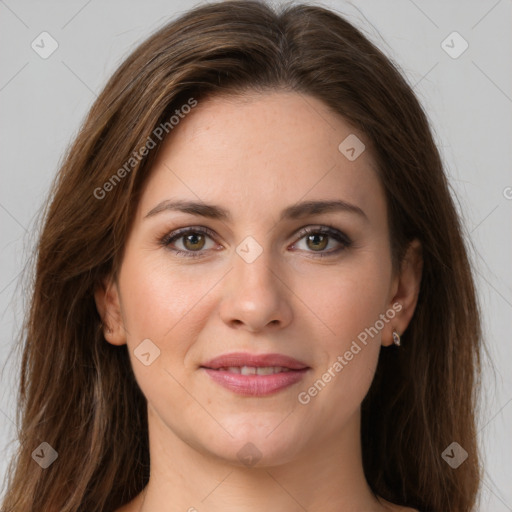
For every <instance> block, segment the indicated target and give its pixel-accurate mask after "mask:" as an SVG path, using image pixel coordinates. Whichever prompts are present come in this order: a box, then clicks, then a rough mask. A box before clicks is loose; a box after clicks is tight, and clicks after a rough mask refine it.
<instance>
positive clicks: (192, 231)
mask: <svg viewBox="0 0 512 512" xmlns="http://www.w3.org/2000/svg"><path fill="white" fill-rule="evenodd" d="M213 236H214V233H213V232H212V231H211V230H209V229H208V228H205V227H188V228H184V229H179V230H177V231H173V232H172V233H169V234H168V235H165V236H164V237H163V238H162V239H161V240H160V243H161V244H162V245H163V246H165V247H167V248H168V249H170V250H172V251H173V252H174V253H175V254H178V255H180V256H187V257H192V258H197V257H200V256H202V255H203V253H204V252H205V251H207V250H211V249H212V248H213V247H211V246H210V247H207V239H210V240H211V241H213V240H212V237H213ZM175 242H176V243H175ZM180 245H181V247H180Z"/></svg>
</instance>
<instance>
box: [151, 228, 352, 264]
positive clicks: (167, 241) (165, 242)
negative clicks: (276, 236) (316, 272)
mask: <svg viewBox="0 0 512 512" xmlns="http://www.w3.org/2000/svg"><path fill="white" fill-rule="evenodd" d="M191 233H193V234H197V233H201V234H204V235H208V236H209V237H210V238H212V239H214V238H215V233H214V232H213V231H212V230H210V229H208V228H206V227H201V226H198V227H193V226H191V227H187V228H183V229H178V230H176V231H173V232H172V233H169V234H167V235H165V236H164V237H162V238H161V239H160V244H161V245H162V246H164V247H165V248H167V249H169V250H171V251H173V252H174V253H175V254H176V255H178V256H184V257H187V258H201V257H203V255H204V252H205V251H204V250H199V251H183V250H181V249H173V248H171V247H170V245H171V244H172V243H173V242H175V241H176V240H179V239H180V238H183V237H184V236H185V235H188V234H191ZM311 234H321V235H328V236H329V237H330V238H333V239H334V240H336V241H337V242H339V243H340V244H342V247H341V248H339V249H336V250H334V251H333V250H331V251H329V252H315V251H307V252H311V253H312V254H313V257H315V258H317V257H318V258H325V257H329V256H335V255H337V254H339V253H340V252H341V251H344V250H345V249H348V248H349V247H350V246H351V245H352V240H351V239H350V238H349V237H348V236H347V235H345V233H343V232H341V231H339V230H337V229H335V228H333V227H331V226H307V227H305V228H302V229H301V230H300V231H299V232H298V233H297V236H298V237H299V239H298V241H300V240H302V239H303V238H304V237H305V236H307V235H311Z"/></svg>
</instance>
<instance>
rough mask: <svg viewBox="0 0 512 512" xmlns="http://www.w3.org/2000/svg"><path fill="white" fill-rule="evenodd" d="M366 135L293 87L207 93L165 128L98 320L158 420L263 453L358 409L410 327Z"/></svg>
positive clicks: (192, 440) (278, 457)
mask: <svg viewBox="0 0 512 512" xmlns="http://www.w3.org/2000/svg"><path fill="white" fill-rule="evenodd" d="M347 137H348V139H347ZM356 137H357V138H356ZM363 144H366V149H365V148H364V146H363ZM340 145H341V146H340ZM368 145H369V142H368V140H367V139H366V137H365V136H364V135H363V134H361V133H360V132H357V131H356V130H354V129H353V128H351V126H350V125H348V124H347V123H346V122H344V120H343V119H342V118H340V117H339V116H337V115H335V114H333V113H332V112H331V111H329V110H328V109H327V108H326V107H325V106H324V104H323V103H322V102H320V101H319V100H317V99H315V98H313V97H309V96H303V95H300V94H297V93H291V92H290V93H284V92H275V93H268V94H263V95H257V94H254V95H250V96H249V95H247V96H244V98H243V99H240V98H238V99H236V98H233V97H231V98H221V97H216V98H213V99H209V100H206V101H204V102H199V104H198V106H197V107H196V108H195V109H193V110H192V111H191V112H190V113H189V114H188V115H187V116H186V117H185V118H184V119H182V120H181V121H180V124H179V125H178V126H176V127H175V128H174V129H173V131H172V134H171V136H170V137H169V138H168V139H167V140H166V142H165V143H164V145H163V146H162V148H161V150H160V153H159V155H158V158H157V160H156V163H155V164H154V167H153V169H152V173H151V175H150V177H149V178H148V180H147V183H146V186H145V188H144V190H143V194H142V196H141V200H140V203H139V205H138V210H137V213H136V217H135V220H134V224H133V227H132V230H131V233H130V236H129V238H128V240H127V243H126V247H125V253H124V257H123V261H122V265H121V268H120V272H119V275H118V281H117V284H116V285H115V286H114V287H113V288H114V289H113V291H111V295H110V299H109V300H108V301H107V308H108V310H107V316H106V321H107V323H109V324H110V326H111V327H113V333H112V335H111V336H110V337H109V338H108V339H109V341H110V342H111V343H115V344H122V343H125V342H126V343H127V344H128V349H129V354H130V358H131V363H132V366H133V370H134V373H135V376H136V379H137V382H138V384H139V385H140V387H141V389H142V391H143V393H144V394H145V396H146V397H147V400H148V405H149V421H150V425H151V422H152V424H153V426H155V428H156V429H157V430H158V431H159V432H161V433H164V432H165V433H167V434H168V435H169V436H171V437H173V438H175V439H179V440H181V441H183V442H185V443H186V444H187V445H189V446H191V447H193V448H194V449H196V450H199V451H200V452H202V453H206V454H210V455H214V456H218V457H221V458H223V459H225V460H229V461H232V462H234V463H237V464H243V463H247V464H251V462H249V461H251V460H253V461H256V459H260V458H261V461H260V464H264V463H267V464H270V465H271V464H278V463H284V462H287V461H291V460H293V459H295V458H297V457H300V456H303V455H305V454H306V453H307V452H308V451H309V450H315V449H318V448H319V447H320V445H322V444H323V443H332V442H333V441H335V440H336V437H337V436H339V435H340V432H342V431H343V428H344V427H345V426H347V425H349V424H350V423H353V422H354V421H355V419H356V418H358V415H359V407H360V404H361V402H362V400H363V398H364V396H365V395H366V393H367V391H368V389H369V386H370V384H371V381H372V378H373V375H374V371H375V368H376V364H377V359H378V354H379V349H380V346H381V344H386V345H388V344H390V343H391V339H392V337H391V332H392V329H393V327H394V328H396V329H397V331H399V332H401V329H402V328H405V325H403V319H402V318H401V315H400V314H399V312H398V310H399V309H400V308H401V306H400V305H399V304H396V296H395V294H396V293H397V289H398V280H397V279H396V278H395V276H394V275H393V274H392V266H391V254H390V241H389V232H388V220H387V216H386V203H385V196H384V192H383V189H382V187H381V185H380V183H379V181H378V178H377V174H376V172H375V169H374V165H375V164H374V161H373V159H372V156H371V155H370V148H369V147H368ZM176 203H181V207H180V206H179V205H178V206H174V207H173V204H174V205H175V204H176ZM191 203H194V204H197V206H192V205H191ZM313 203H315V204H313ZM316 203H318V204H316ZM323 203H331V204H334V203H336V204H337V206H336V205H335V206H331V207H330V208H329V207H325V206H322V204H323ZM393 305H394V307H393ZM233 354H235V355H234V356H233ZM237 354H238V355H237ZM268 354H271V355H270V356H267V358H266V359H265V358H258V356H264V355H268ZM221 356H227V358H226V359H224V360H222V358H221V360H217V362H215V361H213V362H212V360H214V359H216V358H219V357H221ZM286 358H291V359H292V360H293V361H291V360H290V359H286ZM336 363H337V364H336ZM227 367H230V368H229V369H228V368H227ZM242 367H245V368H243V369H242ZM256 367H260V369H259V370H255V368H256ZM251 457H252V459H251Z"/></svg>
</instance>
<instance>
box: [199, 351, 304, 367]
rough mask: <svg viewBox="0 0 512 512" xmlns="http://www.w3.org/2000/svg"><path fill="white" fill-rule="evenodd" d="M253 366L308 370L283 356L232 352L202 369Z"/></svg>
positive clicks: (207, 363) (208, 363)
mask: <svg viewBox="0 0 512 512" xmlns="http://www.w3.org/2000/svg"><path fill="white" fill-rule="evenodd" d="M233 366H235V367H242V366H253V367H255V368H261V367H265V366H267V367H268V366H281V367H283V368H289V369H290V370H303V369H305V368H309V367H308V366H307V365H305V364H304V363H301V362H300V361H297V359H294V358H293V357H290V356H285V355H283V354H248V353H245V352H233V353H230V354H223V355H221V356H218V357H215V358H213V359H211V360H210V361H207V362H206V363H204V364H202V365H201V367H203V368H210V369H212V370H218V369H219V368H228V367H233Z"/></svg>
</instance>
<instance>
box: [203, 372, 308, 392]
mask: <svg viewBox="0 0 512 512" xmlns="http://www.w3.org/2000/svg"><path fill="white" fill-rule="evenodd" d="M203 369H204V370H205V371H206V373H207V374H208V375H209V376H210V377H211V378H212V379H213V380H214V381H215V382H217V383H218V384H220V385H221V386H223V387H225V388H226V389H229V390H230V391H233V392H234V393H238V394H239V395H246V396H265V395H270V394H272V393H276V392H277V391H280V390H281V389H284V388H287V387H288V386H291V385H293V384H295V383H296V382H299V381H300V380H302V378H303V377H304V375H305V373H306V372H307V370H308V369H307V368H304V369H303V370H291V371H289V372H281V373H274V374H272V375H242V374H241V373H231V372H227V371H224V370H212V369H211V368H203Z"/></svg>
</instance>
